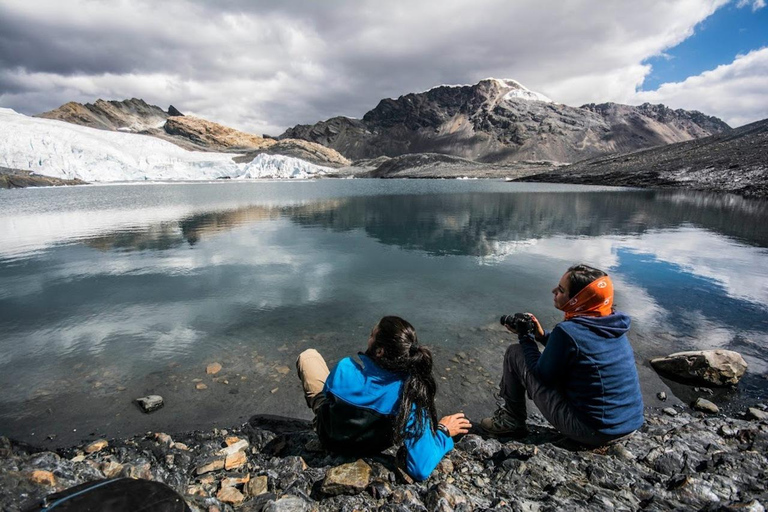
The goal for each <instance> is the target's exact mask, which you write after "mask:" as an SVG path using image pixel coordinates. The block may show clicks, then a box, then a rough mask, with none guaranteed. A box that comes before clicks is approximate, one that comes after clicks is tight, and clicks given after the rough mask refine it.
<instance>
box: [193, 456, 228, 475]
mask: <svg viewBox="0 0 768 512" xmlns="http://www.w3.org/2000/svg"><path fill="white" fill-rule="evenodd" d="M224 461H225V458H224V457H216V458H212V459H208V460H206V461H205V462H203V463H202V464H200V465H199V466H197V469H196V470H195V473H197V474H198V475H202V474H204V473H210V472H211V471H218V470H220V469H224Z"/></svg>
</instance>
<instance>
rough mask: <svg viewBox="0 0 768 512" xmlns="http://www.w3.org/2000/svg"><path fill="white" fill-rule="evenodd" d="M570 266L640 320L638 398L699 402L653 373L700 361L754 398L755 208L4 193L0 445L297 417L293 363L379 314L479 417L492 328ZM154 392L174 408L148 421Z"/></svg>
mask: <svg viewBox="0 0 768 512" xmlns="http://www.w3.org/2000/svg"><path fill="white" fill-rule="evenodd" d="M578 262H585V263H589V264H592V265H594V266H597V267H600V268H603V269H605V270H607V271H608V272H609V273H610V274H611V276H612V278H613V281H614V284H615V287H616V300H615V302H616V305H617V307H618V308H619V309H621V310H623V311H626V312H627V313H629V314H630V316H631V317H632V319H633V327H632V332H631V335H630V339H631V340H632V344H633V346H634V349H635V353H636V358H637V365H638V369H639V372H640V378H641V381H642V387H643V391H644V395H645V401H646V405H647V406H666V405H669V404H673V403H678V402H679V401H681V400H682V401H689V400H691V399H692V397H694V396H698V395H697V393H698V392H697V391H695V390H693V389H692V388H691V387H688V386H681V385H677V384H675V383H672V382H669V381H667V380H664V379H661V378H659V377H658V376H657V375H656V374H655V373H654V372H653V371H652V370H651V369H650V367H649V364H648V359H649V358H651V357H655V356H660V355H666V354H669V353H672V352H675V351H680V350H691V349H707V348H728V349H732V350H736V351H738V352H740V353H741V354H743V355H744V357H745V359H746V360H747V361H748V363H749V365H750V367H749V371H748V374H747V375H746V376H745V377H744V378H743V379H742V381H741V383H740V384H739V388H738V390H719V391H717V392H716V394H715V397H714V400H715V401H716V402H717V403H719V404H721V405H724V406H725V407H726V408H728V407H732V408H735V409H736V410H741V409H742V408H743V404H744V403H753V402H756V401H759V400H761V399H762V398H764V397H765V392H766V389H767V388H768V380H766V375H767V374H768V351H766V347H768V307H767V306H766V305H767V304H768V202H766V201H757V200H748V199H744V198H739V197H735V196H729V195H713V194H705V193H695V192H681V191H647V190H631V189H617V188H608V187H605V188H601V187H586V186H574V185H550V184H524V183H507V182H503V181H477V180H332V179H326V180H318V181H297V182H214V183H176V184H130V185H109V186H107V185H104V186H84V187H68V188H44V189H24V190H0V434H2V435H6V436H11V437H14V438H16V439H19V440H23V441H27V442H31V443H35V444H40V445H43V446H60V445H68V444H72V443H74V442H76V441H79V440H81V439H87V438H90V437H92V436H96V435H98V436H101V435H104V436H108V437H112V436H125V435H131V434H135V433H139V432H145V431H150V430H153V431H165V432H175V431H181V430H189V429H194V428H209V427H211V426H220V427H226V426H230V425H235V424H239V423H241V422H243V421H245V420H247V418H248V417H249V416H251V415H253V414H280V415H288V416H294V417H301V418H310V417H311V415H310V413H309V410H308V409H306V407H305V405H304V402H303V399H302V394H301V388H300V386H299V383H298V380H297V378H296V376H295V369H294V363H295V360H296V356H297V355H298V353H299V352H300V351H302V350H304V349H305V348H309V347H314V348H317V349H318V350H319V351H320V352H321V353H322V354H323V355H324V356H326V359H327V360H328V361H329V363H331V364H332V363H333V362H335V361H337V360H338V359H339V358H341V357H344V356H347V355H351V354H354V353H356V352H357V351H359V350H363V349H364V348H365V344H366V341H367V337H368V334H369V332H370V330H371V327H373V325H374V324H375V323H376V322H377V321H378V319H379V318H380V317H381V316H384V315H389V314H394V315H399V316H402V317H404V318H405V319H407V320H409V321H410V322H411V323H412V324H413V325H414V326H415V327H416V329H417V332H418V334H419V337H420V340H421V342H422V343H423V344H425V345H428V346H430V347H431V348H432V349H433V353H434V355H435V359H436V366H435V368H436V373H437V375H438V384H439V386H440V388H439V390H438V395H439V400H438V405H439V409H440V412H442V413H445V414H447V413H452V412H455V411H456V410H458V409H461V410H464V411H466V412H467V414H468V415H469V416H470V417H471V418H472V419H473V420H475V421H479V419H480V418H481V417H482V416H483V415H484V414H486V413H489V412H491V410H492V408H493V407H494V399H493V396H492V392H493V391H494V389H495V388H496V383H497V382H498V379H499V376H500V372H501V359H502V355H503V352H504V350H505V348H506V346H507V345H508V344H509V343H510V342H513V340H512V338H511V335H509V334H507V333H506V332H505V331H504V330H503V329H502V327H501V326H500V325H499V321H498V319H499V316H501V315H502V314H511V313H514V312H517V311H530V312H533V313H535V314H536V315H537V316H538V317H539V319H540V320H541V321H542V323H543V324H544V325H545V326H546V327H552V326H553V325H554V324H555V323H557V322H558V321H560V320H561V319H562V313H560V312H559V311H557V310H555V309H554V307H553V305H552V294H551V289H552V288H553V287H554V286H555V285H556V284H557V282H558V280H559V278H560V276H561V275H562V274H563V272H564V271H565V270H566V269H567V267H568V266H570V265H572V264H574V263H578ZM515 342H516V341H515ZM212 362H219V363H220V364H221V365H222V367H223V369H222V370H221V372H219V373H218V374H216V375H207V374H206V365H207V364H208V363H212ZM203 385H204V386H203ZM198 387H205V388H206V389H198ZM659 391H665V392H666V393H667V395H669V396H670V398H669V400H667V401H666V402H660V401H659V400H658V399H657V398H656V396H655V395H656V393H657V392H659ZM146 394H160V395H162V396H163V397H164V398H165V402H166V405H165V407H164V408H163V409H161V410H159V411H157V412H155V413H153V414H150V415H146V414H143V413H142V412H141V411H139V409H138V408H137V407H136V406H135V405H134V404H133V402H132V401H133V399H135V398H137V397H140V396H143V395H146Z"/></svg>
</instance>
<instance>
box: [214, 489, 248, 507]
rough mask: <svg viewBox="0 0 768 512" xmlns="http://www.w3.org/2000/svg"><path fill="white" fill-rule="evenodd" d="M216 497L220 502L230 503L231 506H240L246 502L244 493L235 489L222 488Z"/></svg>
mask: <svg viewBox="0 0 768 512" xmlns="http://www.w3.org/2000/svg"><path fill="white" fill-rule="evenodd" d="M216 497H217V498H218V499H219V501H223V502H224V503H229V504H231V505H239V504H241V503H242V502H243V501H244V500H245V496H243V493H241V492H240V491H238V490H237V489H235V488H234V487H222V488H221V489H220V490H219V492H218V493H216Z"/></svg>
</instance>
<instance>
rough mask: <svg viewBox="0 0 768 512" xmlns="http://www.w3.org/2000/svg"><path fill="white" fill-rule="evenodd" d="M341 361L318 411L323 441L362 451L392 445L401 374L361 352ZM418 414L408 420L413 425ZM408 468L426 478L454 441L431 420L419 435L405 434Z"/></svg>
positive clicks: (330, 445)
mask: <svg viewBox="0 0 768 512" xmlns="http://www.w3.org/2000/svg"><path fill="white" fill-rule="evenodd" d="M359 358H360V361H361V362H362V363H360V362H357V361H355V360H354V359H353V358H351V357H347V358H344V359H342V360H341V361H339V363H338V364H337V365H336V366H335V367H334V368H333V370H331V373H330V375H329V376H328V379H327V380H326V381H325V388H324V389H323V393H324V394H325V398H326V400H325V403H323V405H322V406H321V407H320V409H319V410H318V411H317V422H316V429H317V434H318V436H319V437H320V441H321V442H322V443H323V445H324V446H325V447H326V448H328V449H330V450H332V451H335V452H338V453H344V454H350V455H363V454H374V453H380V452H381V451H382V450H385V449H387V448H389V447H390V446H392V443H393V437H394V422H395V418H396V416H397V412H398V410H399V408H400V394H401V392H402V388H403V383H404V381H403V377H402V375H398V374H396V373H393V372H390V371H388V370H385V369H383V368H381V367H379V366H378V365H376V363H374V362H373V360H371V359H370V358H369V357H367V356H365V355H364V354H359ZM414 418H415V412H414V413H412V414H411V418H410V419H409V424H411V425H412V424H413V421H414ZM404 444H405V450H406V471H407V472H408V474H409V475H410V476H411V477H413V478H414V479H415V480H425V479H426V478H427V477H429V474H430V473H432V470H433V469H435V467H436V466H437V464H438V462H440V459H442V458H443V456H444V455H445V454H446V453H448V452H449V451H451V450H452V449H453V439H451V438H450V437H449V436H447V435H445V434H444V433H443V432H441V431H439V430H438V431H436V432H434V431H433V429H432V426H431V424H430V422H429V420H428V421H427V422H426V428H425V429H424V432H422V433H421V435H420V436H418V437H408V436H407V435H406V437H405V441H404Z"/></svg>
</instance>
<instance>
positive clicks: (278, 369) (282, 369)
mask: <svg viewBox="0 0 768 512" xmlns="http://www.w3.org/2000/svg"><path fill="white" fill-rule="evenodd" d="M275 371H276V372H277V373H279V374H280V375H287V374H289V373H291V369H290V368H289V367H287V366H278V367H276V368H275Z"/></svg>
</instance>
